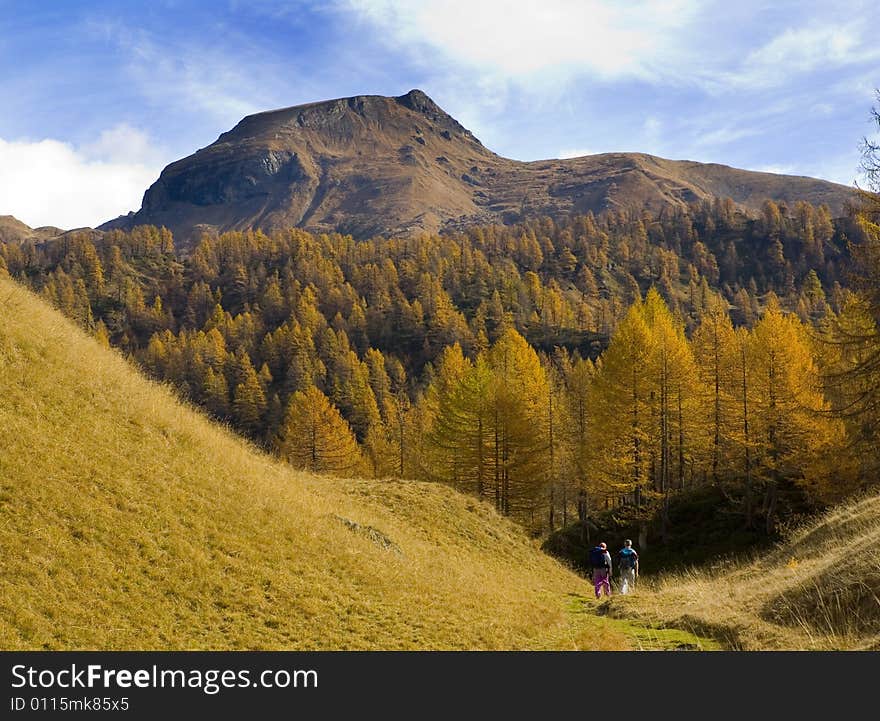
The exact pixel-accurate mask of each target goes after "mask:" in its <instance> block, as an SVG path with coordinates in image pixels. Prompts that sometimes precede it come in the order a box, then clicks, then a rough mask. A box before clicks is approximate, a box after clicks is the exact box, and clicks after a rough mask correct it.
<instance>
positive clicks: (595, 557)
mask: <svg viewBox="0 0 880 721" xmlns="http://www.w3.org/2000/svg"><path fill="white" fill-rule="evenodd" d="M590 565H591V566H592V567H593V568H607V567H608V560H607V559H606V558H605V551H603V550H602V549H601V548H599V547H598V546H596V547H595V548H591V549H590Z"/></svg>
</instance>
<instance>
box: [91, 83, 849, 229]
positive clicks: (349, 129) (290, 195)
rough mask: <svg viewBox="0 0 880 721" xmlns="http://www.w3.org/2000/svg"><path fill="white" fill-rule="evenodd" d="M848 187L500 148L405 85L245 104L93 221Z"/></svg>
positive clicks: (822, 197)
mask: <svg viewBox="0 0 880 721" xmlns="http://www.w3.org/2000/svg"><path fill="white" fill-rule="evenodd" d="M851 195H852V190H851V189H850V188H848V187H846V186H842V185H837V184H834V183H829V182H827V181H823V180H816V179H812V178H805V177H799V176H786V175H775V174H771V173H758V172H750V171H745V170H737V169H735V168H730V167H727V166H724V165H716V164H704V163H696V162H691V161H680V160H665V159H663V158H657V157H654V156H651V155H645V154H642V153H604V154H600V155H590V156H585V157H581V158H572V159H568V160H541V161H534V162H520V161H517V160H510V159H508V158H503V157H501V156H499V155H496V154H495V153H493V152H492V151H490V150H488V149H487V148H486V147H484V146H483V145H482V143H480V141H479V140H477V138H475V137H474V135H473V134H472V133H471V132H470V131H469V130H467V129H466V128H464V127H463V126H462V125H461V124H460V123H459V122H458V121H456V120H455V119H454V118H453V117H451V116H450V115H448V114H447V113H446V112H444V111H443V110H442V109H441V108H440V107H438V106H437V104H436V103H434V101H433V100H431V98H429V97H428V96H427V95H426V94H425V93H423V92H422V91H420V90H411V91H410V92H408V93H407V94H406V95H401V96H399V97H384V96H377V95H364V96H357V97H351V98H342V99H338V100H329V101H325V102H319V103H311V104H307V105H298V106H294V107H290V108H284V109H281V110H273V111H270V112H264V113H258V114H256V115H250V116H248V117H246V118H244V119H243V120H242V121H241V122H239V123H238V125H236V126H235V127H234V128H233V129H232V130H230V131H229V132H226V133H223V134H222V135H221V136H220V137H219V138H218V139H217V141H216V142H214V143H212V144H211V145H209V146H208V147H206V148H203V149H201V150H199V151H197V152H196V153H194V154H193V155H190V156H189V157H186V158H183V159H182V160H178V161H176V162H174V163H172V164H171V165H169V166H168V167H167V168H165V169H164V170H163V171H162V174H161V175H160V177H159V179H158V180H157V181H156V182H155V183H154V184H153V185H152V186H151V187H150V188H149V189H148V190H147V192H146V193H145V194H144V199H143V205H142V207H141V209H140V210H139V211H138V212H137V213H130V214H129V215H127V216H121V217H120V218H117V219H115V220H113V221H110V222H108V223H106V224H104V225H103V226H101V227H102V228H104V229H108V228H113V227H122V228H131V227H133V226H134V225H138V224H154V225H165V226H166V227H168V228H170V229H171V230H172V231H173V232H174V234H175V236H176V237H178V238H181V239H184V240H186V239H187V238H191V237H192V236H194V235H196V234H198V232H199V231H200V230H202V229H208V230H218V231H225V230H236V229H238V230H242V229H248V228H263V229H265V230H271V229H274V228H279V227H290V226H298V227H303V228H306V229H309V230H312V231H317V232H326V231H332V230H337V231H340V232H343V233H351V234H353V235H354V236H355V237H360V238H363V237H369V236H371V235H375V234H414V233H419V232H422V231H430V232H437V231H439V230H443V229H450V228H456V227H462V226H465V225H472V224H475V223H481V224H486V223H511V222H516V221H518V220H522V219H525V218H530V217H536V216H541V215H549V216H551V217H555V218H559V217H561V216H565V215H569V214H571V213H573V212H581V213H583V212H586V211H593V212H598V211H601V210H604V209H607V208H618V207H636V208H642V207H647V208H651V209H657V208H659V207H661V206H663V205H665V204H669V203H673V204H682V203H687V202H691V201H694V200H698V199H700V198H711V197H715V196H718V197H730V198H732V199H733V200H734V201H735V202H737V203H739V204H741V205H743V206H745V207H747V208H750V209H752V210H757V209H759V208H760V205H761V203H762V202H763V201H764V200H765V199H766V198H771V199H774V200H776V201H786V202H792V201H796V200H806V201H808V202H810V203H814V204H820V203H826V204H828V206H829V207H830V208H831V210H832V212H833V213H835V214H840V213H841V212H842V211H843V209H844V205H845V203H846V201H847V200H848V199H849V198H850V197H851Z"/></svg>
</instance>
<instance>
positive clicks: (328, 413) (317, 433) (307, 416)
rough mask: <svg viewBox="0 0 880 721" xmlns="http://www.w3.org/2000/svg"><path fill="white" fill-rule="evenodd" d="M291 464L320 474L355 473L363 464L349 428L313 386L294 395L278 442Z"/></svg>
mask: <svg viewBox="0 0 880 721" xmlns="http://www.w3.org/2000/svg"><path fill="white" fill-rule="evenodd" d="M276 447H277V450H278V454H279V455H280V456H281V457H282V458H284V459H285V460H286V461H287V462H288V463H290V464H291V465H293V466H295V467H297V468H304V469H306V470H309V471H314V472H321V473H334V474H341V473H352V472H354V471H356V470H357V469H358V467H359V466H360V463H361V455H360V450H359V448H358V445H357V442H356V441H355V438H354V434H353V433H352V431H351V428H350V426H349V425H348V423H346V422H345V420H344V419H343V418H342V416H341V415H340V414H339V411H338V410H337V409H336V408H335V406H333V405H332V404H331V403H330V400H329V399H328V398H327V396H325V395H324V394H323V393H321V391H319V390H318V389H317V388H315V387H314V386H311V387H309V388H307V389H306V390H305V391H297V392H296V393H294V394H293V395H292V396H291V398H290V402H289V404H288V407H287V413H286V414H285V417H284V422H283V423H282V425H281V430H280V433H279V436H278V439H277V442H276Z"/></svg>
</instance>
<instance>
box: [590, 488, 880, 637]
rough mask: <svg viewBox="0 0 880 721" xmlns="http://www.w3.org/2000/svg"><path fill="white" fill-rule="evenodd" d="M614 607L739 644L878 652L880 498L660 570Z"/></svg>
mask: <svg viewBox="0 0 880 721" xmlns="http://www.w3.org/2000/svg"><path fill="white" fill-rule="evenodd" d="M621 601H622V602H623V603H620V602H618V603H615V605H614V607H613V608H610V607H609V608H608V609H607V610H609V611H611V612H612V613H613V615H616V616H621V617H625V618H630V619H633V618H635V619H638V620H639V621H640V622H641V623H659V624H665V625H673V626H677V627H679V628H686V629H691V630H693V631H695V632H700V633H704V634H711V635H713V636H714V637H716V638H718V639H720V640H721V641H722V642H723V643H724V645H725V646H727V647H731V648H742V649H749V650H755V649H791V650H808V649H817V650H827V649H847V650H855V649H873V650H880V496H877V495H869V496H866V497H864V498H861V499H859V500H856V501H853V502H851V503H849V504H846V505H844V506H841V507H838V508H836V509H834V510H832V511H831V512H829V513H828V514H827V515H826V516H824V517H823V518H821V519H820V520H818V521H816V522H814V523H811V524H808V525H806V526H805V527H804V528H802V529H801V530H799V531H797V532H795V533H793V534H792V535H791V537H790V538H789V539H788V540H787V541H786V542H784V543H780V544H778V545H777V546H776V547H775V548H774V549H772V550H771V551H769V552H768V553H765V554H763V555H760V556H757V557H755V558H754V559H753V560H751V561H746V562H741V563H739V564H735V565H733V564H728V565H727V567H720V568H715V569H714V570H709V571H706V570H702V571H699V570H691V571H689V572H684V573H680V574H677V575H674V576H667V577H665V578H663V580H662V581H661V582H659V583H658V584H656V585H655V587H654V588H653V589H652V590H650V591H645V592H641V591H640V592H639V594H638V595H637V596H633V597H629V598H626V599H621Z"/></svg>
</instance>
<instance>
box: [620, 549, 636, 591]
mask: <svg viewBox="0 0 880 721" xmlns="http://www.w3.org/2000/svg"><path fill="white" fill-rule="evenodd" d="M632 545H633V542H632V541H631V540H629V539H628V538H627V539H626V540H625V541H624V542H623V548H621V549H620V552H619V553H618V554H617V559H618V561H617V563H618V566H619V567H620V592H621V593H629V592H630V591H631V590H633V589H634V588H635V587H636V579H637V578H638V577H639V554H638V553H636V549H634V548H633V547H632Z"/></svg>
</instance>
